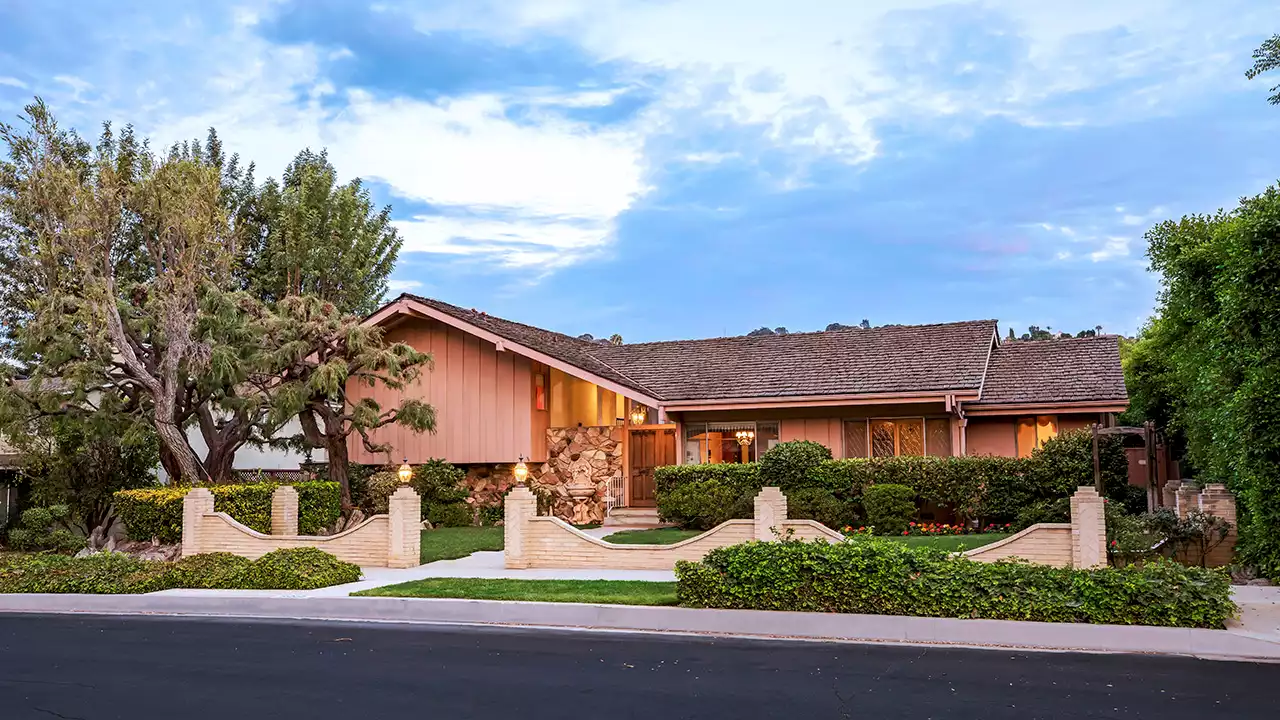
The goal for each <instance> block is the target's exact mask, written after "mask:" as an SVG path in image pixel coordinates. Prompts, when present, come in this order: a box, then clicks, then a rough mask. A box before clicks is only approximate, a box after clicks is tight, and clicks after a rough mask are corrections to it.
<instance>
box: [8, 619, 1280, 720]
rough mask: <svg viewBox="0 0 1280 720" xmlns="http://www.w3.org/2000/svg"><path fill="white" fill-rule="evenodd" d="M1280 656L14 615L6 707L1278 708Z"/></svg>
mask: <svg viewBox="0 0 1280 720" xmlns="http://www.w3.org/2000/svg"><path fill="white" fill-rule="evenodd" d="M1278 686H1280V665H1268V664H1255V663H1232V662H1212V661H1201V660H1194V659H1190V658H1174V657H1155V656H1137V655H1083V654H1069V653H1018V652H1005V651H989V650H958V649H937V648H925V647H904V646H878V645H850V644H833V643H807V642H787V641H776V642H769V641H757V640H726V639H712V638H702V637H674V636H659V635H634V634H630V635H625V634H602V633H586V632H565V631H543V630H508V629H495V628H474V627H454V626H425V625H393V624H354V623H316V622H274V621H272V622H267V621H244V620H234V621H233V620H204V619H186V618H164V617H92V616H71V615H49V616H38V615H3V614H0V719H2V720H27V719H28V718H31V719H40V720H49V718H81V719H83V720H99V719H104V720H105V719H107V718H128V720H148V719H149V718H165V720H183V719H193V720H194V719H204V718H218V719H219V720H250V719H252V720H257V719H258V718H273V719H274V718H306V719H307V720H317V719H319V718H356V719H359V718H424V719H426V718H430V719H434V718H448V719H450V720H452V719H454V718H484V719H488V718H502V719H503V720H518V719H525V718H528V719H537V718H557V719H558V720H563V719H564V718H590V717H600V718H604V719H606V720H618V719H621V718H646V719H648V720H653V719H654V718H661V719H662V720H672V719H674V718H801V719H804V720H809V719H811V718H873V719H875V720H884V719H887V718H913V719H916V718H981V719H982V720H992V719H995V718H1018V719H1020V720H1021V719H1025V718H1076V717H1080V718H1083V717H1089V718H1159V719H1160V720H1182V719H1184V718H1186V719H1188V720H1190V719H1191V718H1195V719H1196V720H1203V719H1204V718H1205V717H1223V718H1233V719H1240V718H1268V719H1270V720H1275V718H1277V717H1280V705H1277V704H1276V699H1275V698H1276V688H1277V687H1278Z"/></svg>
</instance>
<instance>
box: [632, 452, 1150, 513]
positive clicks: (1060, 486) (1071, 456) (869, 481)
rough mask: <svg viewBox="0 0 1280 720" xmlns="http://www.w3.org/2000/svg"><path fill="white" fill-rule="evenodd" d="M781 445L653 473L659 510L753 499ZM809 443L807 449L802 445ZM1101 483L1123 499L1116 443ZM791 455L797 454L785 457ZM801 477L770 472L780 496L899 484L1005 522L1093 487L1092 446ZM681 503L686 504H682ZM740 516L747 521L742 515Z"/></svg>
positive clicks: (893, 461) (850, 499) (857, 495)
mask: <svg viewBox="0 0 1280 720" xmlns="http://www.w3.org/2000/svg"><path fill="white" fill-rule="evenodd" d="M794 444H795V443H783V444H781V445H779V446H777V447H775V448H774V449H773V450H771V451H769V452H768V453H765V455H764V457H763V458H761V463H760V464H756V463H738V464H733V463H726V464H719V465H674V466H669V467H660V468H657V469H655V470H654V478H655V480H656V484H657V501H658V510H659V512H660V513H661V514H662V515H663V517H666V518H668V519H671V520H672V521H675V522H681V518H682V517H684V516H682V515H681V514H680V513H679V512H677V509H676V508H674V507H672V506H671V502H670V500H669V499H668V498H667V497H666V495H667V494H668V493H670V492H671V491H672V490H674V489H676V488H678V487H683V486H686V485H696V484H698V483H703V482H707V481H709V480H717V481H719V482H720V483H721V485H729V486H732V487H734V488H737V489H738V490H739V492H741V493H750V494H754V493H755V492H758V491H759V489H760V488H761V487H763V486H764V484H765V481H764V479H763V476H762V471H761V467H762V465H763V464H765V463H768V462H770V456H771V455H772V454H773V453H774V452H776V451H777V450H778V449H780V448H782V447H783V446H786V445H794ZM806 444H813V443H806ZM1099 450H1100V453H1101V461H1102V470H1103V473H1102V474H1103V482H1104V485H1105V487H1106V490H1107V495H1108V496H1109V497H1112V498H1115V499H1117V500H1124V499H1126V498H1128V497H1129V490H1128V488H1129V484H1128V483H1129V464H1128V460H1127V458H1126V457H1125V453H1124V448H1123V445H1122V444H1121V441H1120V439H1119V438H1117V437H1114V436H1112V437H1106V438H1104V439H1103V441H1102V442H1101V443H1100V448H1099ZM789 454H796V453H789ZM809 467H810V470H809V471H808V473H807V474H805V475H803V476H801V475H799V474H796V473H791V472H778V473H774V475H773V477H775V478H776V479H777V481H778V483H779V484H778V487H781V488H782V491H783V492H784V493H791V492H792V491H794V490H797V489H799V488H810V487H812V488H821V489H823V490H826V491H828V492H830V493H831V494H832V495H834V496H835V498H836V500H838V501H840V502H844V503H849V504H852V505H854V506H855V507H856V505H857V504H859V503H861V500H862V495H863V493H864V492H865V490H866V489H867V488H869V487H871V486H872V485H884V484H894V485H905V486H907V487H909V488H911V489H912V490H913V491H914V492H915V495H916V497H917V499H918V500H920V501H924V502H932V503H934V504H935V505H938V506H940V507H945V508H951V509H952V510H954V511H955V512H956V513H957V514H959V515H962V516H964V517H967V518H974V519H980V520H983V521H985V522H1002V523H1003V522H1008V521H1013V520H1014V519H1016V518H1017V516H1018V514H1019V513H1020V512H1022V511H1023V510H1024V509H1026V508H1027V507H1029V506H1032V505H1034V504H1036V503H1039V502H1041V501H1046V500H1055V499H1057V498H1063V497H1068V496H1069V495H1070V494H1071V493H1073V492H1074V491H1075V489H1076V488H1077V487H1079V486H1081V485H1092V484H1093V445H1092V437H1091V435H1090V433H1089V432H1088V431H1085V430H1076V431H1072V432H1067V433H1063V434H1061V435H1059V436H1058V437H1056V438H1053V439H1052V440H1049V441H1048V442H1046V443H1045V444H1044V446H1043V447H1041V448H1039V449H1037V450H1036V451H1035V452H1033V453H1032V456H1031V457H1029V458H1006V457H991V456H971V457H895V458H874V459H860V458H859V459H848V460H826V461H823V462H820V463H817V464H816V465H813V464H811V465H810V466H809ZM681 504H682V505H683V506H685V507H687V506H688V505H689V504H690V503H689V502H688V501H687V500H685V499H683V498H682V500H681ZM746 517H750V514H748V515H747V516H746Z"/></svg>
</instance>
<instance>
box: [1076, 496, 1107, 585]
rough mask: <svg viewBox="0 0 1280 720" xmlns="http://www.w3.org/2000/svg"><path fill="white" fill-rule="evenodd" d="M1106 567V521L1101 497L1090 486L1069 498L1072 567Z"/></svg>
mask: <svg viewBox="0 0 1280 720" xmlns="http://www.w3.org/2000/svg"><path fill="white" fill-rule="evenodd" d="M1106 566H1107V519H1106V511H1105V510H1104V508H1103V503H1102V496H1100V495H1098V491H1097V490H1096V489H1094V488H1093V487H1092V486H1085V487H1081V488H1080V489H1079V490H1076V494H1075V495H1072V496H1071V567H1074V568H1099V567H1106Z"/></svg>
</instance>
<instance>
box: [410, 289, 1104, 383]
mask: <svg viewBox="0 0 1280 720" xmlns="http://www.w3.org/2000/svg"><path fill="white" fill-rule="evenodd" d="M405 297H407V298H409V299H412V300H414V301H416V302H419V303H422V304H424V305H427V306H429V307H431V308H434V309H435V310H437V311H439V312H443V313H445V314H448V315H450V316H452V317H455V318H457V319H459V320H462V321H463V322H466V323H469V324H471V325H475V326H477V327H480V328H483V329H484V330H487V331H489V332H491V333H493V334H494V335H497V336H499V337H502V338H505V339H507V340H510V341H511V342H513V343H518V344H520V345H524V346H525V347H528V348H531V349H533V350H536V351H538V352H541V353H543V354H545V355H549V356H551V357H553V358H555V359H557V360H560V361H561V362H564V363H567V364H569V365H572V366H574V367H577V368H579V369H581V370H584V371H586V372H589V373H592V374H594V375H597V376H599V377H602V378H605V379H607V380H610V381H612V382H615V383H617V384H619V385H622V386H624V387H627V388H631V389H633V390H636V391H637V392H640V393H643V394H644V395H648V396H650V397H652V398H655V399H657V400H662V401H667V402H674V401H682V400H717V399H725V398H768V397H783V396H807V395H861V394H872V393H892V392H904V393H905V392H920V393H929V392H948V391H964V390H972V391H977V390H978V389H979V388H981V389H982V398H981V400H980V401H979V402H980V403H981V404H984V405H989V404H1002V403H1003V404H1009V403H1042V402H1078V401H1108V400H1116V401H1124V400H1127V395H1126V393H1125V389H1124V376H1123V373H1122V372H1121V370H1120V354H1119V347H1118V341H1117V339H1116V338H1115V337H1114V336H1103V337H1099V338H1079V339H1064V340H1041V341H1034V342H1005V343H1004V344H1002V345H1000V346H999V347H996V348H995V349H992V343H993V341H994V337H995V334H996V330H997V327H996V321H995V320H973V321H968V322H956V323H942V324H937V325H889V326H884V327H878V328H872V329H868V330H863V329H857V328H854V329H848V330H832V331H827V332H812V333H791V334H790V335H764V336H753V337H748V336H741V337H725V338H712V339H708V340H675V341H667V342H653V343H636V344H631V345H619V346H609V345H600V344H597V343H594V342H588V341H585V340H579V339H577V338H575V337H570V336H569V335H565V334H563V333H558V332H552V331H550V330H543V329H542V328H537V327H533V326H532V325H525V324H524V323H518V322H513V321H511V320H504V319H503V318H499V317H495V316H493V315H489V314H488V313H484V312H480V311H478V310H467V309H465V308H461V307H458V306H457V305H450V304H449V303H446V302H441V301H439V300H433V299H431V298H424V297H419V296H416V295H407V294H406V295H405ZM984 377H985V382H984Z"/></svg>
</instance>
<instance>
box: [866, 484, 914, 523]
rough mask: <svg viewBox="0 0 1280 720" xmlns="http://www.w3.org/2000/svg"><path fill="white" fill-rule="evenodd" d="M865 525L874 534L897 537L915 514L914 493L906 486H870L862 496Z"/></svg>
mask: <svg viewBox="0 0 1280 720" xmlns="http://www.w3.org/2000/svg"><path fill="white" fill-rule="evenodd" d="M862 505H863V507H865V508H866V510H867V524H868V525H870V526H871V527H873V528H875V530H876V532H879V533H887V534H891V535H898V534H901V533H905V532H907V523H909V522H911V518H913V517H915V514H916V491H915V490H912V489H911V488H910V487H908V486H906V485H895V484H893V483H886V484H884V485H872V486H871V487H869V488H867V490H866V492H864V493H863V494H862Z"/></svg>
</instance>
